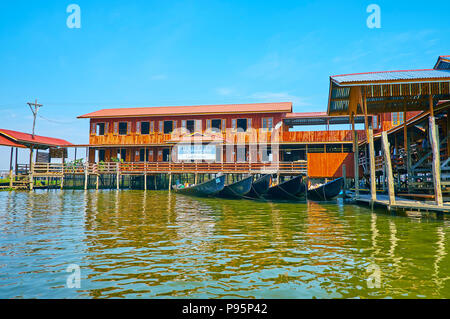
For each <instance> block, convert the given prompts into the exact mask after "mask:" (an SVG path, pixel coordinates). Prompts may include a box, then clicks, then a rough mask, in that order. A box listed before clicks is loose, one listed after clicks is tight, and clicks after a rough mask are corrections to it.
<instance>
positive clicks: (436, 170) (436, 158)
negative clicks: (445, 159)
mask: <svg viewBox="0 0 450 319" xmlns="http://www.w3.org/2000/svg"><path fill="white" fill-rule="evenodd" d="M429 102H430V119H429V122H430V140H431V148H432V151H433V163H432V164H433V165H432V168H433V172H432V173H433V184H434V196H435V200H436V205H438V206H442V205H443V199H442V189H441V160H440V152H439V134H438V133H437V129H436V123H435V118H434V112H433V97H432V96H431V95H430V100H429Z"/></svg>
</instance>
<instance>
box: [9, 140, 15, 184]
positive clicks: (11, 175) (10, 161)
mask: <svg viewBox="0 0 450 319" xmlns="http://www.w3.org/2000/svg"><path fill="white" fill-rule="evenodd" d="M13 155H14V147H11V157H10V159H9V188H12V187H13Z"/></svg>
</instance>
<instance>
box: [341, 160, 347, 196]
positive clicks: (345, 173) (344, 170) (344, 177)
mask: <svg viewBox="0 0 450 319" xmlns="http://www.w3.org/2000/svg"><path fill="white" fill-rule="evenodd" d="M342 178H343V179H344V187H343V193H344V195H345V190H346V188H347V167H346V166H345V164H343V165H342Z"/></svg>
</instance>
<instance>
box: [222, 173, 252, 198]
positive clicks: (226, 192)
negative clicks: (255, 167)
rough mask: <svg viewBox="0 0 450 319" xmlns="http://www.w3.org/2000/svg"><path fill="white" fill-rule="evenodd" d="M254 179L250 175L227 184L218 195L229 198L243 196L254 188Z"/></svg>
mask: <svg viewBox="0 0 450 319" xmlns="http://www.w3.org/2000/svg"><path fill="white" fill-rule="evenodd" d="M252 181H253V176H248V177H246V178H244V179H242V180H240V181H237V182H235V183H232V184H229V185H225V187H224V188H223V189H222V190H221V191H220V192H219V193H218V194H217V195H218V196H221V197H229V198H242V197H243V196H244V195H246V194H247V193H248V192H250V190H251V189H252Z"/></svg>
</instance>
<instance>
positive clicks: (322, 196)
mask: <svg viewBox="0 0 450 319" xmlns="http://www.w3.org/2000/svg"><path fill="white" fill-rule="evenodd" d="M343 186H344V179H343V178H342V177H341V178H338V179H335V180H333V181H331V182H328V183H326V184H323V185H321V186H319V187H316V188H313V189H309V190H308V199H311V200H318V201H326V200H332V199H333V198H335V197H336V196H338V195H339V193H340V192H341V190H342V187H343Z"/></svg>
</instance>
